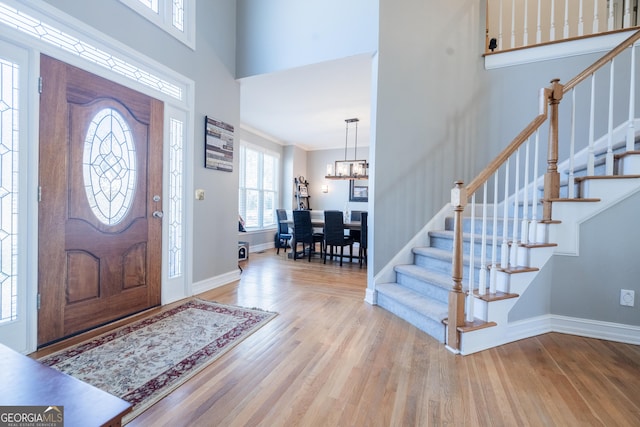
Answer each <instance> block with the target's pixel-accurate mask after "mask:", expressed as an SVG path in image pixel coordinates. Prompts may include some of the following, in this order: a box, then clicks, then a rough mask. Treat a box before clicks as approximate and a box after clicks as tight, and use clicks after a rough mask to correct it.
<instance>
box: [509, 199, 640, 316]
mask: <svg viewBox="0 0 640 427" xmlns="http://www.w3.org/2000/svg"><path fill="white" fill-rule="evenodd" d="M639 207H640V193H636V194H635V195H633V196H631V197H629V198H628V199H626V200H623V201H621V202H620V203H618V204H617V205H615V206H614V207H612V208H610V209H607V210H606V211H604V212H602V213H600V214H598V215H596V216H594V217H593V218H590V219H588V220H587V221H585V222H584V223H582V224H581V225H580V234H579V237H580V245H579V249H578V251H579V256H554V257H552V258H551V260H549V262H548V263H547V264H546V265H545V267H544V268H543V269H542V270H541V271H540V273H539V274H538V275H537V276H536V278H535V279H534V281H533V282H532V283H531V285H530V286H529V288H528V289H527V291H526V292H525V293H524V294H523V295H522V296H521V298H520V300H519V301H518V303H517V304H516V305H515V306H514V308H513V310H512V311H511V313H510V314H509V320H510V321H516V320H523V319H527V318H531V317H536V316H541V315H545V314H556V315H560V316H567V317H575V318H579V319H591V320H597V321H602V322H612V323H621V324H625V325H636V326H640V303H639V301H640V280H638V278H640V263H638V262H637V260H636V258H637V252H638V242H640V230H639V229H638V227H635V225H634V224H635V219H636V217H637V212H638V208H639ZM621 289H629V290H633V291H635V293H636V303H635V306H634V307H626V306H624V307H623V306H621V305H620V290H621Z"/></svg>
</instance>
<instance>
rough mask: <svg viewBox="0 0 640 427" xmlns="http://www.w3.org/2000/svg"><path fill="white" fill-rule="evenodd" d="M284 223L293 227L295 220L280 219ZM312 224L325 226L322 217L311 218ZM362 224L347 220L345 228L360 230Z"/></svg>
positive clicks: (319, 226)
mask: <svg viewBox="0 0 640 427" xmlns="http://www.w3.org/2000/svg"><path fill="white" fill-rule="evenodd" d="M280 222H281V223H283V224H287V225H288V226H289V227H291V228H292V229H293V220H292V219H285V220H282V221H280ZM311 226H312V227H313V228H323V227H324V220H322V219H312V220H311ZM360 228H361V226H360V221H349V222H345V223H344V229H345V230H360Z"/></svg>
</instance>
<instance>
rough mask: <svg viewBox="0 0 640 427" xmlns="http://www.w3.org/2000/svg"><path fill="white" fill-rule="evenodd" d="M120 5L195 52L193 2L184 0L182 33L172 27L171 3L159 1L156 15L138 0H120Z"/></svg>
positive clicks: (194, 4)
mask: <svg viewBox="0 0 640 427" xmlns="http://www.w3.org/2000/svg"><path fill="white" fill-rule="evenodd" d="M120 2H121V3H123V4H125V5H126V6H128V7H130V8H131V9H133V10H134V11H136V12H137V13H139V14H140V15H142V16H143V17H144V18H145V19H147V20H148V21H149V22H151V23H153V24H154V25H156V26H158V27H160V28H162V29H163V30H164V31H165V32H167V33H168V34H171V35H172V36H173V37H175V38H176V39H177V40H179V41H180V42H182V43H184V44H185V45H186V46H188V47H190V48H191V49H193V50H196V2H195V0H184V23H183V27H184V31H180V30H178V29H177V28H175V27H174V26H173V23H172V22H173V1H172V0H159V1H158V13H155V12H154V11H153V10H151V8H149V7H147V6H145V5H144V4H142V3H141V2H140V1H139V0H120Z"/></svg>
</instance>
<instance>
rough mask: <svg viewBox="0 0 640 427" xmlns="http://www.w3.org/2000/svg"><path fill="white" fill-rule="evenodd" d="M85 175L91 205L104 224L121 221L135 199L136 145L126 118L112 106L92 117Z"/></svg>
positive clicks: (88, 136)
mask: <svg viewBox="0 0 640 427" xmlns="http://www.w3.org/2000/svg"><path fill="white" fill-rule="evenodd" d="M82 156H83V159H82V163H83V165H82V175H83V179H84V188H85V192H86V194H87V199H88V200H89V206H90V207H91V210H92V211H93V213H94V215H95V216H96V217H97V218H98V220H100V222H102V223H103V224H105V225H115V224H117V223H119V222H120V221H122V219H123V218H124V217H125V215H126V214H127V212H128V210H129V208H130V207H131V203H132V201H133V194H134V192H135V185H136V184H135V183H136V147H135V144H134V141H133V135H132V133H131V129H130V128H129V125H128V124H127V122H126V120H125V119H124V118H123V117H122V116H121V115H120V113H118V112H117V111H116V110H114V109H113V108H105V109H102V110H100V111H99V112H98V113H97V114H96V115H95V116H94V118H93V120H91V124H90V125H89V129H88V130H87V136H86V138H85V143H84V151H83V155H82Z"/></svg>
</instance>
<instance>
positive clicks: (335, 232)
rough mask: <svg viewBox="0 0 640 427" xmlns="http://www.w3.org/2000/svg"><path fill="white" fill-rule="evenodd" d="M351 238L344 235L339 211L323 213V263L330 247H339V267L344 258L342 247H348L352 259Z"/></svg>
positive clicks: (325, 261)
mask: <svg viewBox="0 0 640 427" xmlns="http://www.w3.org/2000/svg"><path fill="white" fill-rule="evenodd" d="M353 242H354V240H353V237H351V236H348V235H345V234H344V221H343V216H342V212H341V211H324V263H325V264H326V263H327V252H328V251H329V247H331V259H333V248H334V247H336V246H340V266H342V258H343V257H344V247H345V246H349V256H350V257H353Z"/></svg>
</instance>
